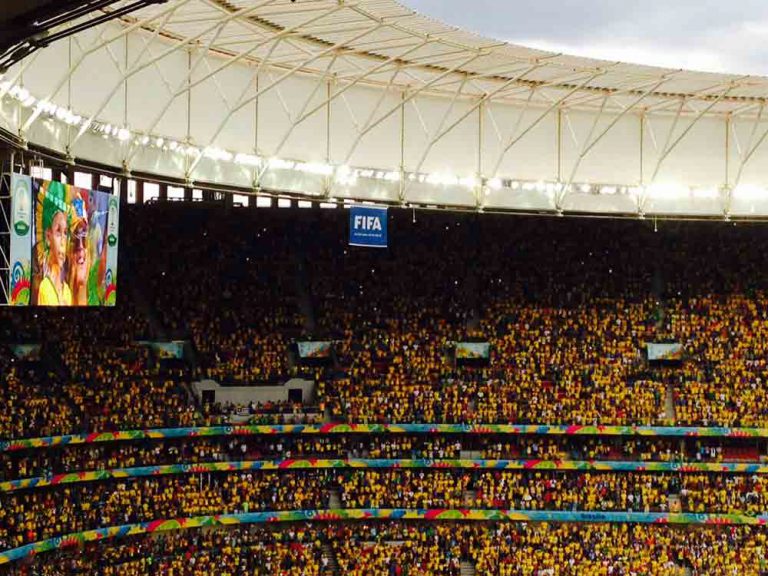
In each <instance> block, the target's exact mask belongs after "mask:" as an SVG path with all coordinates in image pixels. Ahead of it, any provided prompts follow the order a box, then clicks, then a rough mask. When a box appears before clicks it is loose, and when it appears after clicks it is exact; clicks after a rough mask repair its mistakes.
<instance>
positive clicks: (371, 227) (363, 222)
mask: <svg viewBox="0 0 768 576" xmlns="http://www.w3.org/2000/svg"><path fill="white" fill-rule="evenodd" d="M349 244H350V245H351V246H367V247H373V248H386V247H387V209H386V208H378V207H373V206H352V207H351V208H350V209H349Z"/></svg>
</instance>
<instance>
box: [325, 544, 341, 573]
mask: <svg viewBox="0 0 768 576" xmlns="http://www.w3.org/2000/svg"><path fill="white" fill-rule="evenodd" d="M320 549H321V550H322V554H323V557H324V558H327V559H328V564H327V566H326V568H325V570H324V571H323V572H321V576H326V575H327V576H341V571H340V570H339V563H338V562H337V561H336V554H334V552H333V547H332V546H331V545H330V544H329V543H328V542H324V543H323V545H322V546H321V547H320Z"/></svg>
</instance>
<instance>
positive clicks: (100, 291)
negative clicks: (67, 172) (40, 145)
mask: <svg viewBox="0 0 768 576" xmlns="http://www.w3.org/2000/svg"><path fill="white" fill-rule="evenodd" d="M11 190H12V206H11V212H12V214H13V226H12V228H13V231H12V236H11V255H12V265H11V303H12V304H15V305H22V306H24V305H33V306H35V305H36V306H113V305H114V304H115V300H116V297H117V292H116V286H117V249H118V229H119V224H120V203H119V199H118V197H117V196H113V195H112V194H107V193H104V192H96V191H91V190H84V189H81V188H76V187H75V186H69V185H66V184H63V183H61V182H52V181H48V180H36V179H31V178H29V177H28V176H22V175H19V174H13V175H12V176H11Z"/></svg>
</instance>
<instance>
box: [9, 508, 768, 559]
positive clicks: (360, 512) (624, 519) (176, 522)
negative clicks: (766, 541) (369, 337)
mask: <svg viewBox="0 0 768 576" xmlns="http://www.w3.org/2000/svg"><path fill="white" fill-rule="evenodd" d="M360 520H363V521H365V520H390V521H392V520H409V521H432V522H435V521H438V522H589V523H596V522H603V523H625V524H627V523H631V524H676V525H719V526H734V525H753V526H758V525H759V526H763V525H766V524H768V515H766V514H763V515H759V516H750V515H747V514H737V513H736V514H690V513H667V512H565V511H541V510H526V511H520V510H474V509H473V510H468V509H465V510H449V509H442V508H441V509H430V510H427V509H405V508H364V509H352V510H343V509H342V510H334V509H325V510H291V511H280V512H250V513H245V514H221V515H217V516H195V517H192V518H175V519H168V520H154V521H152V522H141V523H138V524H124V525H121V526H110V527H105V528H97V529H94V530H86V531H84V532H76V533H73V534H67V535H65V536H61V537H56V538H50V539H48V540H41V541H39V542H34V543H32V544H27V545H25V546H21V547H19V548H13V549H11V550H6V551H5V552H2V553H0V566H2V565H4V564H8V563H10V562H16V561H19V560H23V559H24V558H29V557H31V556H36V555H38V554H43V553H46V552H53V551H56V550H63V549H66V548H71V547H76V546H82V545H83V544H86V543H88V542H96V541H103V540H113V539H116V538H124V537H126V536H135V535H139V534H154V533H160V532H168V531H173V530H182V529H184V530H186V529H189V528H210V527H215V526H220V527H226V526H236V525H243V524H265V523H269V524H274V523H280V522H345V521H360Z"/></svg>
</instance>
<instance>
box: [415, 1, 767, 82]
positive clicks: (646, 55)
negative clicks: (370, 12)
mask: <svg viewBox="0 0 768 576" xmlns="http://www.w3.org/2000/svg"><path fill="white" fill-rule="evenodd" d="M401 1H403V2H404V3H405V4H406V5H408V6H410V7H412V8H414V9H415V10H417V11H419V12H421V13H423V14H426V15H429V16H433V17H435V18H437V19H440V20H443V21H444V22H447V23H449V24H453V25H456V26H460V27H463V28H465V29H468V30H473V31H475V32H479V33H482V34H483V35H486V36H491V37H494V38H497V39H500V40H507V41H510V42H514V43H519V44H527V45H529V46H533V47H536V48H542V49H547V50H554V51H558V52H570V53H572V54H579V55H583V56H591V57H595V58H605V59H608V60H623V61H628V62H640V63H643V64H655V65H659V66H666V67H670V68H690V69H696V70H707V71H711V72H733V73H738V74H763V75H768V0H632V1H630V0H401Z"/></svg>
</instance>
